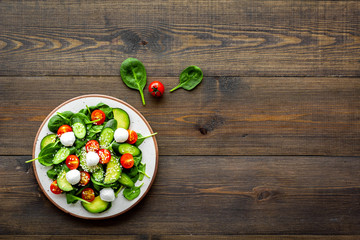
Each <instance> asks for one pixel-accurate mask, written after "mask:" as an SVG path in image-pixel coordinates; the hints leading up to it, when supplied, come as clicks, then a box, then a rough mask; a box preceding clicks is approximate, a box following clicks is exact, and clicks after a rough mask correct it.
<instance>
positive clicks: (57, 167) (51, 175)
mask: <svg viewBox="0 0 360 240" xmlns="http://www.w3.org/2000/svg"><path fill="white" fill-rule="evenodd" d="M62 169H63V167H62V165H60V164H57V165H54V167H53V168H51V169H49V170H48V171H47V172H46V174H47V175H48V177H49V178H50V179H52V180H56V178H57V176H58V174H59V173H60V172H61V170H62Z"/></svg>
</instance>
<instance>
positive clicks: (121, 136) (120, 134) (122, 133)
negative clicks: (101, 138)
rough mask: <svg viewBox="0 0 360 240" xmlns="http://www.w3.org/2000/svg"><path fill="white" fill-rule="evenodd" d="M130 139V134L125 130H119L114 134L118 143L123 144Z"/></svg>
mask: <svg viewBox="0 0 360 240" xmlns="http://www.w3.org/2000/svg"><path fill="white" fill-rule="evenodd" d="M128 138H129V132H128V131H127V130H126V129H125V128H118V129H116V130H115V132H114V139H115V141H116V142H118V143H123V142H125V141H126V140H127V139H128Z"/></svg>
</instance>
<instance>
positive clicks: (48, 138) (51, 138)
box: [40, 134, 56, 149]
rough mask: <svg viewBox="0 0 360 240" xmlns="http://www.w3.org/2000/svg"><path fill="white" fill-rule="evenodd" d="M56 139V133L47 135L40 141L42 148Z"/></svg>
mask: <svg viewBox="0 0 360 240" xmlns="http://www.w3.org/2000/svg"><path fill="white" fill-rule="evenodd" d="M55 141H56V134H49V135H46V136H45V137H44V138H43V139H42V140H41V143H40V149H43V148H44V147H45V146H46V145H48V144H50V143H54V142H55Z"/></svg>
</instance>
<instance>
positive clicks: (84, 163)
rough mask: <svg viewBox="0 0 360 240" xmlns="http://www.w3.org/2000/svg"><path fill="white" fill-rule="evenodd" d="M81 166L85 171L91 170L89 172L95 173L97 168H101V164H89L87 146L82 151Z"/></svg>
mask: <svg viewBox="0 0 360 240" xmlns="http://www.w3.org/2000/svg"><path fill="white" fill-rule="evenodd" d="M79 160H80V166H81V167H82V169H84V171H86V172H89V173H94V172H96V171H97V170H99V168H100V166H99V164H98V165H95V166H88V165H87V163H86V151H85V148H83V150H82V151H81V153H80V159H79Z"/></svg>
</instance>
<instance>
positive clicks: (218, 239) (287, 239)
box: [0, 235, 360, 240]
mask: <svg viewBox="0 0 360 240" xmlns="http://www.w3.org/2000/svg"><path fill="white" fill-rule="evenodd" d="M359 238H360V236H359V235H355V236H348V235H336V236H329V235H322V236H319V235H300V236H294V235H275V236H274V235H155V236H147V235H137V236H128V235H66V236H54V235H3V236H1V235H0V239H6V240H23V239H25V240H28V239H39V240H42V239H52V240H56V239H60V240H62V239H64V240H72V239H74V240H87V239H92V240H107V239H111V240H113V239H121V240H122V239H124V240H146V239H149V240H161V239H166V240H187V239H190V240H192V239H199V240H203V239H204V240H232V239H237V240H292V239H295V240H307V239H313V240H324V239H326V240H336V239H340V240H358V239H359Z"/></svg>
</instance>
